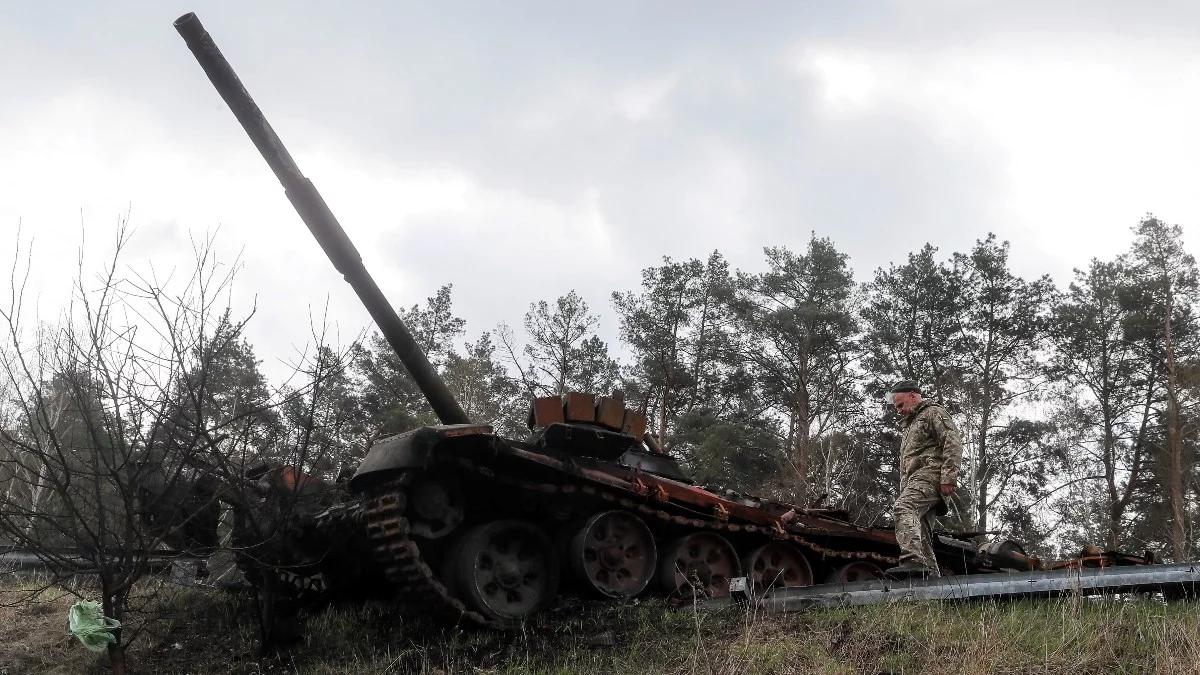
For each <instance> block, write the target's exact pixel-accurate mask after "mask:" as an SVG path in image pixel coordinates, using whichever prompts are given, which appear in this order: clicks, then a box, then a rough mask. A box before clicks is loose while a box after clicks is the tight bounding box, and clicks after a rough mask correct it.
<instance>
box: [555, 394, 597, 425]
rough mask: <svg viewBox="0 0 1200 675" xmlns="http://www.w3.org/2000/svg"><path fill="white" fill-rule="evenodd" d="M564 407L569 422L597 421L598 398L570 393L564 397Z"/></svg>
mask: <svg viewBox="0 0 1200 675" xmlns="http://www.w3.org/2000/svg"><path fill="white" fill-rule="evenodd" d="M563 405H564V407H565V409H566V418H567V421H568V422H595V421H596V397H595V396H593V395H591V394H584V393H580V392H577V391H572V392H568V393H566V394H564V395H563Z"/></svg>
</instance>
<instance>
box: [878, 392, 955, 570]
mask: <svg viewBox="0 0 1200 675" xmlns="http://www.w3.org/2000/svg"><path fill="white" fill-rule="evenodd" d="M889 393H890V395H891V396H890V397H891V402H892V405H893V406H894V407H895V408H896V412H897V413H899V414H900V415H901V421H900V425H901V427H902V428H903V430H904V436H903V437H902V439H901V441H900V494H899V496H898V497H896V505H895V509H894V510H893V512H892V513H893V517H894V518H895V521H896V543H897V544H899V545H900V564H899V565H898V566H897V567H893V568H891V569H889V570H888V572H889V573H891V574H901V575H912V576H917V575H925V576H931V577H937V576H941V572H940V570H939V569H938V564H937V560H936V559H935V558H934V555H933V530H932V520H933V518H934V516H935V509H936V508H937V507H939V506H941V505H942V504H943V502H942V500H943V499H944V498H947V497H950V496H951V495H953V494H954V488H955V484H956V483H957V480H958V465H959V462H961V461H962V450H963V448H962V440H961V438H960V437H959V433H958V427H956V426H954V421H953V420H951V419H950V414H949V413H947V412H946V409H945V408H943V407H942V406H940V405H937V404H936V403H934V402H932V401H926V400H923V399H922V398H921V389H920V387H918V386H917V383H916V382H913V381H912V380H903V381H901V382H897V383H896V384H895V386H893V387H892V388H891V389H890V390H889Z"/></svg>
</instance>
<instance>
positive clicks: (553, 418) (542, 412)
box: [529, 396, 566, 428]
mask: <svg viewBox="0 0 1200 675" xmlns="http://www.w3.org/2000/svg"><path fill="white" fill-rule="evenodd" d="M529 419H530V422H529V426H530V428H533V427H548V426H550V425H551V424H559V423H562V422H565V421H566V419H565V418H564V417H563V402H562V398H561V397H558V396H539V397H537V398H535V399H533V409H532V411H531V412H530V414H529Z"/></svg>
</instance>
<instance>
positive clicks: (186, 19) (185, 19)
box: [174, 12, 199, 28]
mask: <svg viewBox="0 0 1200 675" xmlns="http://www.w3.org/2000/svg"><path fill="white" fill-rule="evenodd" d="M198 20H199V19H197V18H196V13H195V12H188V13H187V14H184V15H183V16H181V17H179V18H178V19H175V23H174V26H175V27H176V28H178V27H180V26H182V25H184V24H187V23H191V22H193V21H198Z"/></svg>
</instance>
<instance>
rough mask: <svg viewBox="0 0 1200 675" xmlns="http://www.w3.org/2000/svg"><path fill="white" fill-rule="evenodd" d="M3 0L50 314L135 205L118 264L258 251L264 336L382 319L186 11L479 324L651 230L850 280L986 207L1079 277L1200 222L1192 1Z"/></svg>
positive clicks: (20, 150)
mask: <svg viewBox="0 0 1200 675" xmlns="http://www.w3.org/2000/svg"><path fill="white" fill-rule="evenodd" d="M1047 4H1048V3H1044V2H1036V3H1017V2H1004V3H986V4H984V3H972V2H959V1H956V2H894V3H884V2H870V3H862V4H857V3H846V2H829V3H798V2H784V3H778V4H774V3H765V2H759V3H742V2H736V3H735V2H728V3H721V4H709V3H700V2H680V3H666V2H659V3H653V4H651V3H646V5H644V6H643V5H642V4H641V3H623V2H616V1H609V2H603V3H586V4H583V3H578V4H576V3H571V2H563V1H562V0H558V1H556V2H546V3H519V2H518V3H498V2H492V3H477V4H456V3H449V2H436V3H429V2H424V3H401V2H379V3H353V2H337V3H332V2H320V3H317V2H312V3H307V2H295V1H287V2H282V1H281V2H255V3H248V2H201V1H199V0H196V1H193V2H189V3H187V4H179V3H176V2H174V1H170V2H163V1H161V0H160V1H155V2H126V1H121V0H110V1H108V2H104V3H95V2H89V3H70V2H62V3H32V2H5V3H2V4H0V84H2V86H3V89H2V91H3V93H2V94H0V252H3V253H5V254H6V255H5V256H4V258H5V259H6V261H7V259H9V255H8V254H9V253H10V252H11V250H12V242H14V241H15V239H16V235H15V233H16V230H17V227H18V223H21V227H22V233H23V238H26V239H27V238H29V237H32V238H33V243H34V254H35V263H36V267H35V270H34V275H33V283H32V287H33V289H34V292H35V294H36V297H37V299H38V302H39V303H40V307H41V311H42V313H43V315H46V314H53V313H54V311H56V310H55V308H56V307H59V306H61V301H62V299H63V298H65V297H66V296H67V295H68V294H69V292H70V283H69V282H70V276H71V274H72V273H73V268H72V264H73V260H74V256H75V251H76V250H77V249H78V247H79V244H80V238H81V234H82V235H86V238H87V242H88V245H89V247H91V248H92V249H94V250H95V254H96V257H97V258H98V257H99V254H100V252H101V251H103V250H107V248H108V246H109V243H110V240H111V238H112V234H113V231H114V227H113V226H114V223H115V222H116V221H117V219H118V217H119V216H120V215H121V214H122V213H124V212H126V211H127V210H129V209H131V214H132V215H131V221H132V223H133V224H134V225H135V227H136V228H137V232H136V235H135V239H134V242H133V246H132V248H131V249H130V251H129V255H128V256H127V258H126V263H127V264H130V265H132V266H135V267H137V266H140V265H145V264H148V263H149V262H153V263H154V264H155V266H156V267H158V268H159V269H169V268H171V267H173V266H185V265H186V263H187V250H188V240H189V233H192V234H201V235H202V234H203V233H205V232H208V231H212V230H215V229H217V228H219V243H220V245H221V247H222V250H223V251H224V252H225V255H226V257H227V258H229V259H232V258H233V257H234V256H235V255H236V254H237V253H238V252H239V251H240V252H241V254H242V261H243V263H244V270H243V272H242V274H241V276H240V278H239V282H238V288H239V289H240V298H239V302H242V303H247V302H249V300H251V299H253V298H254V296H257V303H258V315H257V317H256V318H255V320H254V321H253V322H252V325H251V332H250V338H251V340H252V342H253V343H254V344H255V345H256V347H257V350H258V353H259V355H260V357H262V358H263V359H264V360H266V361H267V362H268V368H273V367H272V365H271V363H272V362H274V361H275V360H276V359H277V358H279V357H280V356H283V355H285V354H287V353H290V352H291V351H292V349H293V346H295V345H300V344H303V343H304V342H305V341H306V340H308V339H309V337H310V333H309V329H308V323H309V321H308V315H309V311H310V308H312V307H315V308H318V309H319V308H320V307H323V306H324V305H325V303H326V301H327V300H328V302H329V303H330V304H331V306H332V307H331V312H330V314H331V318H332V319H333V320H334V321H336V322H337V324H338V326H339V327H340V332H341V335H342V339H343V341H345V340H348V339H351V338H352V337H353V336H354V335H355V334H356V333H357V332H358V331H359V330H360V329H361V328H362V327H363V325H365V323H366V322H367V321H368V319H367V317H366V314H365V312H364V311H363V310H362V309H361V308H360V306H359V304H358V302H357V300H356V299H355V298H354V296H353V295H352V294H351V292H350V291H349V289H348V288H347V287H346V285H345V284H344V282H342V281H341V279H340V277H339V276H338V275H337V273H336V272H334V270H333V269H332V266H331V265H330V264H329V263H328V262H327V261H326V260H325V258H324V256H323V255H322V254H321V252H320V249H319V248H318V247H317V245H316V244H315V243H314V242H313V241H312V240H311V238H310V236H309V234H308V232H307V230H306V229H305V228H304V226H303V225H302V224H301V223H300V221H299V220H298V218H297V217H296V216H295V214H294V213H293V211H292V209H291V207H290V205H289V204H288V202H287V201H286V199H285V198H284V196H283V194H282V191H281V190H280V188H279V186H278V183H277V182H276V181H275V178H274V177H273V175H272V174H271V173H270V171H269V170H268V169H267V167H266V165H265V164H264V163H263V161H262V160H261V159H260V158H259V156H258V155H257V153H256V151H255V150H254V147H253V146H252V145H251V143H250V142H249V140H248V139H247V138H246V136H245V135H244V133H243V132H242V130H241V128H240V127H239V126H238V125H237V123H236V121H235V120H234V118H233V116H232V115H231V114H230V112H229V111H228V109H227V108H226V107H225V105H224V103H223V102H222V101H221V99H220V98H219V97H218V95H217V94H216V92H215V91H214V90H213V88H212V87H211V85H210V84H209V83H208V81H207V79H206V78H205V77H204V75H203V73H202V71H201V70H200V68H199V66H198V65H197V64H196V62H195V61H194V60H193V58H192V56H191V53H190V52H189V51H188V50H187V48H186V47H185V45H184V44H183V42H182V40H181V39H180V38H179V37H178V35H177V34H176V32H175V30H174V29H173V27H172V25H171V22H172V21H173V20H174V19H175V18H176V17H177V16H178V15H180V14H182V13H184V12H186V11H195V12H196V13H197V14H198V15H199V16H200V18H201V20H202V21H203V22H204V24H205V26H206V27H207V28H208V30H209V31H210V32H211V33H212V35H213V37H214V38H215V40H216V42H217V44H218V45H219V46H220V47H221V48H222V50H223V51H224V53H225V55H226V57H227V58H228V59H229V60H230V62H231V63H232V64H233V66H234V68H235V69H236V70H237V71H238V72H239V74H240V75H241V78H242V80H243V82H244V83H245V84H246V85H247V87H248V88H249V90H250V91H251V93H252V94H253V95H254V97H255V98H256V99H257V101H258V103H259V105H260V106H261V107H262V109H263V110H264V112H265V113H266V115H267V117H268V118H269V119H270V120H271V122H272V123H273V124H274V126H275V129H276V131H278V133H279V135H280V136H281V138H282V139H283V141H284V142H285V143H286V144H287V145H288V147H289V148H290V150H291V151H292V155H293V156H294V157H295V158H296V160H297V161H298V163H299V164H300V166H301V168H302V169H303V170H304V171H305V173H306V174H307V175H308V176H309V177H310V178H312V179H313V180H314V182H315V183H316V184H317V186H318V188H319V189H320V190H321V191H322V192H323V193H324V195H325V197H326V200H327V201H328V202H329V204H330V205H331V207H332V208H333V210H334V212H335V213H336V214H337V215H338V216H339V218H340V220H341V221H342V223H343V225H344V226H345V227H346V229H347V231H348V232H349V234H350V236H351V238H352V239H353V240H354V241H355V242H356V243H357V245H358V248H359V249H360V250H361V251H362V252H363V254H364V259H365V261H366V263H367V266H368V267H369V268H370V269H371V270H372V272H373V273H374V274H375V276H376V278H377V279H378V280H379V282H380V284H381V286H382V287H383V288H384V291H385V293H387V294H388V296H389V297H390V298H391V299H392V301H393V303H395V304H397V305H409V304H412V303H414V302H420V301H422V300H423V299H424V298H425V297H427V296H428V295H430V294H432V293H433V292H434V290H435V289H436V288H437V287H438V286H439V285H441V284H445V283H453V284H454V287H455V300H456V306H457V309H458V312H459V313H460V314H461V315H462V316H464V317H465V318H466V319H467V321H468V330H469V332H470V333H471V334H472V336H473V335H474V334H476V333H478V332H479V331H482V330H487V329H490V328H492V327H494V326H495V324H496V323H497V322H500V321H508V322H509V323H511V324H513V325H519V324H520V321H521V316H522V314H523V313H524V311H525V310H526V308H527V307H528V304H529V303H530V302H531V301H533V300H537V299H542V298H546V299H552V298H554V297H556V296H558V295H561V294H563V293H565V292H566V291H567V290H568V289H570V288H575V289H577V290H579V292H580V293H581V294H583V295H584V297H585V298H586V299H587V300H588V301H589V302H590V303H591V305H592V307H593V308H594V309H595V310H597V311H598V312H599V313H601V314H603V315H604V317H605V322H604V324H603V332H604V334H605V336H606V337H608V338H610V339H612V338H614V337H615V321H614V320H613V318H612V316H611V314H612V310H611V306H610V304H609V302H608V295H609V293H610V292H611V291H612V290H614V289H628V288H632V287H634V286H635V285H636V284H637V283H638V270H640V269H641V268H643V267H645V266H648V265H651V264H654V263H655V262H656V260H658V259H659V258H660V257H661V256H663V255H670V256H672V257H676V258H683V257H690V256H704V255H706V254H707V253H708V252H709V251H711V250H713V249H718V248H719V249H720V250H721V251H723V252H724V253H725V254H726V255H727V256H728V257H729V258H730V259H731V261H732V262H733V263H734V265H736V266H739V267H742V268H744V269H758V268H759V266H760V260H761V249H762V247H763V246H767V245H787V246H791V247H794V248H797V249H799V248H802V247H803V246H804V244H805V242H806V240H807V238H808V236H809V233H810V232H811V231H815V232H816V233H817V234H818V235H827V236H829V237H832V238H833V239H834V241H835V242H836V243H837V244H838V246H839V247H841V248H842V249H843V250H845V251H846V252H848V253H849V254H850V255H851V256H852V259H853V263H854V266H855V269H856V270H857V272H858V275H859V278H860V279H866V278H868V277H869V275H870V273H871V271H872V270H874V269H875V268H876V267H878V266H880V265H885V264H887V263H888V262H890V261H898V260H901V259H902V258H903V257H904V255H905V254H906V253H907V252H908V251H910V250H913V249H915V248H918V247H919V246H920V245H922V244H923V243H924V242H926V241H931V242H933V243H934V244H935V245H937V246H939V247H940V248H941V249H942V251H943V252H945V253H949V252H951V251H954V250H963V249H965V248H967V247H969V246H970V245H971V243H972V242H973V241H974V240H975V239H976V238H979V237H981V236H983V235H984V234H985V233H986V232H988V231H994V232H996V233H997V234H998V235H1000V236H1001V237H1002V238H1005V239H1008V240H1010V241H1011V242H1012V247H1013V263H1014V266H1015V267H1016V268H1017V269H1018V271H1020V272H1021V273H1023V274H1026V275H1038V274H1042V273H1049V274H1051V275H1053V276H1054V277H1055V279H1056V280H1058V281H1059V282H1060V283H1062V282H1064V281H1065V280H1066V279H1068V277H1069V274H1070V270H1071V268H1072V267H1075V266H1081V265H1085V264H1086V262H1087V260H1088V258H1090V257H1092V256H1101V257H1106V256H1111V255H1113V254H1115V253H1116V252H1118V251H1119V250H1121V249H1122V248H1123V247H1124V246H1125V245H1126V244H1127V243H1128V240H1129V227H1130V226H1131V225H1133V224H1135V223H1136V222H1137V220H1138V219H1139V217H1140V216H1141V215H1142V214H1143V213H1145V212H1147V211H1153V212H1154V213H1156V214H1157V215H1159V216H1160V217H1162V218H1163V219H1164V220H1167V221H1168V222H1172V223H1179V224H1182V225H1183V226H1184V227H1185V232H1186V234H1187V236H1188V238H1189V242H1188V245H1189V247H1190V248H1191V249H1192V250H1193V251H1197V250H1200V249H1198V246H1197V244H1198V242H1197V239H1200V230H1198V229H1197V228H1196V224H1197V223H1200V202H1198V200H1197V199H1196V196H1195V195H1196V191H1197V186H1200V125H1198V123H1197V121H1198V120H1200V35H1198V33H1200V4H1196V3H1178V4H1177V5H1172V4H1169V3H1158V4H1155V5H1154V8H1150V7H1148V6H1144V5H1148V3H1138V4H1135V3H1101V2H1086V3H1060V4H1058V5H1056V8H1050V7H1048V6H1047Z"/></svg>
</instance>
